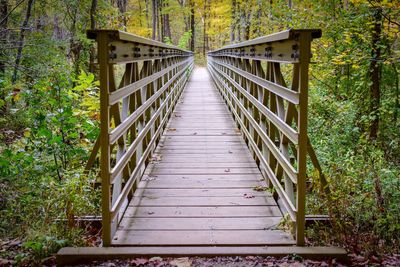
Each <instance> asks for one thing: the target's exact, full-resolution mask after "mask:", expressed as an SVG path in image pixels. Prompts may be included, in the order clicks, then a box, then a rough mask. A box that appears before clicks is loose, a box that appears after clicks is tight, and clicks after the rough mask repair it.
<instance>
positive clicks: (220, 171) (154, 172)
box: [151, 167, 260, 175]
mask: <svg viewBox="0 0 400 267" xmlns="http://www.w3.org/2000/svg"><path fill="white" fill-rule="evenodd" d="M226 173H234V174H237V173H243V174H259V173H260V170H259V169H258V168H244V167H239V168H228V167H226V168H176V169H174V168H168V167H167V168H157V167H155V168H154V169H153V170H152V172H151V175H158V174H176V175H181V174H207V175H214V174H226Z"/></svg>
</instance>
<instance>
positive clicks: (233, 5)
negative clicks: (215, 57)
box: [231, 0, 236, 43]
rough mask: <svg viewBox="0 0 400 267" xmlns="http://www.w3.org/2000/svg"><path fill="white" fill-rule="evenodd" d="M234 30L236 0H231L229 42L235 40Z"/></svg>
mask: <svg viewBox="0 0 400 267" xmlns="http://www.w3.org/2000/svg"><path fill="white" fill-rule="evenodd" d="M235 31H236V0H232V14H231V43H233V42H234V41H235Z"/></svg>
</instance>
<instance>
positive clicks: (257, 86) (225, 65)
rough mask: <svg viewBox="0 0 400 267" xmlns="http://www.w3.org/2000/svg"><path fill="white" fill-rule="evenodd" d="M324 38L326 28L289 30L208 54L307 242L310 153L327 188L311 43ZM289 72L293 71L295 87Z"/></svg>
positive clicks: (212, 69) (219, 82)
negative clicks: (318, 142) (315, 128)
mask: <svg viewBox="0 0 400 267" xmlns="http://www.w3.org/2000/svg"><path fill="white" fill-rule="evenodd" d="M320 36H321V31H320V30H288V31H283V32H279V33H276V34H272V35H268V36H265V37H261V38H257V39H254V40H250V41H245V42H242V43H238V44H234V45H229V46H226V47H223V48H221V49H218V50H215V51H212V52H209V53H208V57H207V65H208V69H209V71H210V73H211V76H212V78H213V80H214V82H215V84H216V87H217V88H218V89H219V91H220V93H221V94H222V96H223V98H224V100H225V101H226V103H227V104H228V106H229V109H230V110H231V112H232V114H233V116H234V118H235V121H236V123H237V124H238V126H239V128H240V129H241V131H242V134H243V135H244V137H245V139H246V143H247V144H248V146H249V148H250V151H251V152H252V154H253V156H254V158H255V159H256V161H257V163H258V165H259V167H260V169H261V172H262V174H263V176H264V177H265V178H266V180H267V182H268V184H269V186H270V187H271V188H273V190H274V192H275V194H276V195H277V196H278V197H279V199H280V200H281V201H282V203H283V206H284V208H285V209H286V211H285V212H287V213H288V214H289V215H290V218H291V220H292V221H293V222H294V226H295V227H294V229H295V238H296V242H297V244H298V245H304V230H305V214H306V213H305V201H306V177H307V176H306V175H307V174H306V172H307V155H309V156H310V158H311V162H312V164H313V165H314V167H315V168H316V169H317V170H318V172H319V174H320V179H321V183H322V184H323V186H324V187H325V188H326V180H325V178H324V177H323V175H322V172H321V167H320V165H319V163H318V160H317V158H316V156H315V153H314V150H313V149H312V147H311V145H310V142H309V140H308V136H307V105H308V79H309V78H308V70H309V63H310V58H311V42H312V40H313V39H314V38H319V37H320ZM282 65H284V66H282ZM282 69H284V70H285V72H283V71H282ZM283 73H285V74H289V75H287V77H286V80H290V79H291V85H290V86H289V87H288V86H287V85H286V82H285V78H284V75H283ZM288 77H290V78H288Z"/></svg>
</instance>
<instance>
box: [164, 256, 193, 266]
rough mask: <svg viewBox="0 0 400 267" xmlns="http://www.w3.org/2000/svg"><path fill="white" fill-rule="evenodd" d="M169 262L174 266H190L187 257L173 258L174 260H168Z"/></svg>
mask: <svg viewBox="0 0 400 267" xmlns="http://www.w3.org/2000/svg"><path fill="white" fill-rule="evenodd" d="M169 264H171V265H173V266H176V267H190V266H192V263H191V262H190V261H189V258H188V257H184V258H177V259H174V260H172V261H170V262H169Z"/></svg>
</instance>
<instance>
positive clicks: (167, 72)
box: [86, 30, 193, 246]
mask: <svg viewBox="0 0 400 267" xmlns="http://www.w3.org/2000/svg"><path fill="white" fill-rule="evenodd" d="M87 35H88V37H89V38H91V39H95V40H96V41H97V45H98V64H99V69H100V136H99V140H100V141H97V142H96V145H95V148H94V149H93V151H92V155H91V156H90V160H89V163H88V165H87V167H86V168H87V169H88V168H90V166H91V164H93V162H94V158H95V155H96V154H97V153H98V151H99V150H100V151H101V155H100V166H101V185H102V224H103V246H110V245H111V243H112V238H113V236H114V234H115V231H116V229H117V226H118V224H119V222H120V220H121V219H122V216H121V215H122V214H123V212H124V211H125V209H126V207H127V203H128V201H129V200H130V198H131V197H132V195H133V191H134V190H135V189H136V185H137V184H138V183H139V181H140V178H141V176H142V175H143V172H144V169H145V167H146V164H148V162H149V158H150V157H151V154H152V153H153V152H154V149H155V147H156V144H157V142H158V141H159V139H160V135H161V134H162V132H163V130H164V129H165V127H166V123H167V122H168V119H169V118H170V116H171V114H172V110H173V109H174V107H175V104H176V103H177V101H178V98H179V96H180V94H181V92H182V90H183V88H184V86H185V84H186V82H187V80H188V78H189V75H190V73H191V71H192V69H193V53H192V52H190V51H186V50H183V49H180V48H178V47H175V46H171V45H167V44H164V43H160V42H156V41H153V40H150V39H146V38H143V37H140V36H136V35H133V34H129V33H126V32H122V31H116V30H90V31H88V32H87ZM116 65H125V70H124V73H123V75H122V79H121V82H120V83H119V86H118V87H116V74H117V73H116V69H115V66H116Z"/></svg>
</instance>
